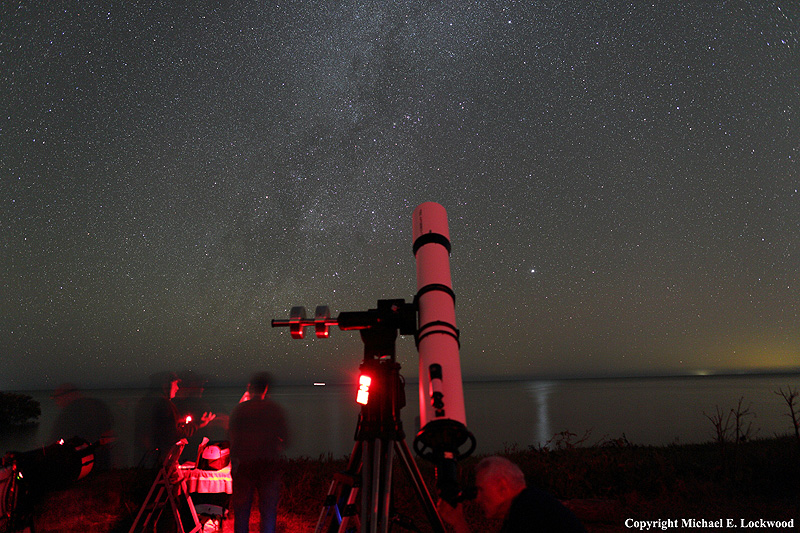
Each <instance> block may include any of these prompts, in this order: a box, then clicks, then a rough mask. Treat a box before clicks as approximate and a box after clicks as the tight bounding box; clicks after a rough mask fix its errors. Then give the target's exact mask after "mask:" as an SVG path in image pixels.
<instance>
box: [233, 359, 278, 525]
mask: <svg viewBox="0 0 800 533" xmlns="http://www.w3.org/2000/svg"><path fill="white" fill-rule="evenodd" d="M270 382H271V376H270V374H269V373H267V372H259V373H256V374H254V375H253V376H252V378H251V379H250V383H249V384H248V386H247V392H248V394H247V395H246V397H248V398H249V399H247V400H244V401H242V402H241V403H239V404H238V405H237V406H236V407H235V408H234V409H233V412H231V416H230V422H229V426H228V436H229V439H230V445H231V476H232V478H233V495H232V497H231V508H232V510H233V530H234V533H247V531H248V527H249V522H250V510H251V507H252V505H253V499H254V496H255V494H256V493H257V494H258V506H259V511H260V513H261V529H260V531H261V533H274V531H275V527H276V523H277V518H278V515H277V512H278V498H279V496H280V481H281V473H282V471H283V467H284V462H285V458H284V455H283V452H284V450H285V449H286V448H287V447H288V445H289V429H288V425H287V423H286V416H285V414H284V411H283V408H281V406H280V405H278V404H277V403H275V402H274V401H272V400H271V399H269V398H268V397H267V391H268V389H269V386H270Z"/></svg>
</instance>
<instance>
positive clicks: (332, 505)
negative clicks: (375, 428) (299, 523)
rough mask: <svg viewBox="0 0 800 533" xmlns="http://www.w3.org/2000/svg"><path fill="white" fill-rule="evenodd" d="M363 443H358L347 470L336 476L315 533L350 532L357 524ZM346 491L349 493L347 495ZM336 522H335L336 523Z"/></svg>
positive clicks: (354, 447)
mask: <svg viewBox="0 0 800 533" xmlns="http://www.w3.org/2000/svg"><path fill="white" fill-rule="evenodd" d="M361 446H362V444H361V442H360V441H356V443H355V445H354V446H353V451H352V452H351V454H350V459H349V460H348V462H347V469H346V470H345V472H343V473H341V474H337V475H334V478H333V480H332V481H331V484H330V487H329V489H328V494H327V495H326V496H325V502H324V504H323V507H322V510H321V511H320V514H319V519H318V520H317V526H316V528H315V529H314V532H315V533H330V532H332V531H342V532H344V531H348V528H349V527H352V526H351V522H354V521H355V522H356V527H358V521H357V518H358V516H357V514H356V513H355V501H356V497H357V496H358V486H357V485H358V475H359V470H360V468H361V454H362V451H361ZM345 491H347V492H346V493H345ZM334 521H335V522H334ZM334 524H335V525H334Z"/></svg>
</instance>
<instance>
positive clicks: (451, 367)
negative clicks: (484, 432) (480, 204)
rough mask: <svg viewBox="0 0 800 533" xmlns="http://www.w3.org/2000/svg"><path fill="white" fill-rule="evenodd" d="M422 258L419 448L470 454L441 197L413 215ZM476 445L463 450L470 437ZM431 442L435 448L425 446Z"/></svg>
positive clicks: (417, 248)
mask: <svg viewBox="0 0 800 533" xmlns="http://www.w3.org/2000/svg"><path fill="white" fill-rule="evenodd" d="M412 224H413V227H412V236H413V241H414V256H415V258H416V262H417V295H416V302H417V307H418V322H419V326H418V328H417V348H418V350H419V379H420V387H419V391H420V398H419V406H420V409H419V410H420V423H421V426H422V427H421V429H420V432H419V434H418V435H417V437H416V439H415V441H414V447H415V449H416V451H417V453H418V454H420V455H422V456H423V457H426V458H428V459H431V457H430V455H432V454H436V455H440V456H441V455H443V454H444V455H451V456H455V457H458V456H459V455H469V453H471V452H472V450H474V448H475V441H474V437H473V436H472V435H471V434H470V432H469V431H468V430H467V421H466V412H465V409H464V390H463V384H462V380H461V361H460V357H459V352H458V349H459V332H458V329H457V328H456V314H455V293H454V292H453V286H452V280H451V278H450V233H449V231H448V227H447V212H446V211H445V209H444V207H442V206H441V205H439V204H437V203H435V202H425V203H423V204H421V205H419V206H418V207H417V208H416V209H415V210H414V214H413V217H412ZM469 439H471V440H472V448H471V449H470V450H469V451H468V452H467V453H465V454H459V452H458V448H459V447H460V446H462V445H463V444H464V443H465V442H467V440H469ZM427 448H430V452H428V453H427V454H426V453H424V450H425V449H427Z"/></svg>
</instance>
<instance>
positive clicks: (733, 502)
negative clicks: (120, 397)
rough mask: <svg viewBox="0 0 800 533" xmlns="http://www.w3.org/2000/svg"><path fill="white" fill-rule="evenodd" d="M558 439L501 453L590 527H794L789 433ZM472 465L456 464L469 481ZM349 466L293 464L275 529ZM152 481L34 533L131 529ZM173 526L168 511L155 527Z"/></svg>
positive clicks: (401, 496)
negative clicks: (705, 438)
mask: <svg viewBox="0 0 800 533" xmlns="http://www.w3.org/2000/svg"><path fill="white" fill-rule="evenodd" d="M562 437H563V438H562V439H560V440H558V441H556V442H554V443H552V444H551V447H550V448H549V449H529V450H522V449H511V450H507V451H506V452H505V453H503V455H506V456H508V457H509V458H510V459H512V460H513V461H515V462H517V463H518V464H519V465H520V466H521V467H522V469H523V471H524V472H525V474H526V476H527V479H528V481H529V483H533V484H536V485H539V486H541V487H544V488H546V489H547V490H549V491H550V492H552V493H553V494H555V495H556V496H557V497H559V498H560V499H562V500H564V501H566V502H567V504H568V505H569V506H571V507H572V508H573V509H574V510H575V512H576V514H577V515H578V516H579V517H580V518H581V519H582V520H583V521H584V523H585V525H586V527H587V530H589V531H631V530H633V529H631V528H630V527H626V521H628V525H629V526H630V524H631V522H630V521H629V520H628V519H632V520H658V519H662V520H666V519H677V520H678V521H679V522H680V521H681V520H682V519H698V520H703V519H704V520H707V521H713V520H719V519H728V518H731V519H734V520H735V521H736V523H737V524H739V523H740V520H741V519H745V520H762V519H763V520H782V521H785V520H790V519H794V520H795V522H794V523H795V526H796V525H797V524H799V523H800V520H798V518H799V517H800V441H798V440H797V439H796V438H795V437H780V438H773V439H764V440H753V441H745V442H738V443H733V442H722V443H719V442H717V443H711V444H702V445H673V446H666V447H649V446H636V445H632V444H630V443H629V442H627V441H626V440H625V439H620V440H614V441H608V442H604V443H601V444H598V445H595V446H589V447H582V446H577V445H575V444H574V441H575V439H574V435H570V434H565V435H562ZM478 459H479V458H478V457H476V458H469V459H467V460H464V461H463V462H462V465H461V467H462V477H463V478H464V480H465V481H466V482H470V481H471V476H472V470H473V467H474V465H475V462H476V461H477V460H478ZM345 463H346V461H345V459H344V458H342V459H333V458H320V459H316V460H312V459H297V460H292V461H291V462H290V464H289V468H288V470H287V472H286V474H285V476H284V478H283V482H284V483H283V492H282V499H281V503H280V509H279V515H280V516H279V519H278V528H279V531H284V532H304V531H313V529H314V525H315V523H316V520H317V517H318V514H319V511H320V508H321V502H322V500H323V497H324V496H325V494H326V492H327V489H328V486H329V483H330V480H331V479H332V476H333V474H334V473H336V472H338V471H341V470H343V469H344V467H345ZM419 466H420V468H421V470H422V472H423V476H424V477H425V479H426V481H427V482H428V483H429V484H431V488H433V487H432V483H433V481H432V480H433V471H432V468H431V467H430V465H429V464H427V463H425V462H424V461H419ZM397 470H398V472H397V473H396V477H395V480H396V482H395V488H394V500H395V506H396V508H397V512H398V514H399V515H400V516H403V517H406V518H407V519H408V520H411V521H413V522H414V523H415V524H416V525H417V526H418V527H419V528H420V530H422V531H429V530H430V528H429V526H428V524H427V521H426V520H425V519H424V516H423V515H422V513H421V512H420V510H419V509H420V507H419V505H418V504H417V501H416V497H415V495H414V492H413V490H412V489H411V488H410V485H409V484H408V483H407V480H406V478H405V474H404V472H403V471H401V470H400V468H399V467H398V469H397ZM151 482H152V478H150V477H148V476H147V474H146V473H144V472H143V471H140V470H136V469H128V470H113V471H110V472H104V473H95V474H91V475H90V476H88V477H87V478H85V479H82V480H80V481H78V482H75V483H74V484H73V485H72V486H71V487H70V488H69V489H67V490H62V491H58V492H50V493H48V494H47V495H46V496H45V498H44V499H43V501H41V502H40V503H39V504H37V506H36V518H35V527H36V531H37V532H39V533H47V532H87V533H92V532H94V533H99V532H117V531H120V532H123V531H128V528H129V527H130V525H131V523H132V522H133V519H134V517H135V515H136V513H137V511H138V509H139V506H140V505H141V503H142V501H143V499H144V496H145V495H146V492H147V490H148V489H149V487H150V484H151ZM473 507H474V506H473V505H469V507H468V509H467V512H468V514H469V515H470V517H471V518H472V519H473V523H474V524H475V526H476V527H475V531H495V530H497V528H498V524H492V523H487V522H481V521H480V514H479V513H478V512H477V510H476V509H474V508H473ZM257 518H258V513H257V511H256V510H254V513H253V516H252V520H253V523H251V531H256V530H257V529H256V524H257V522H256V520H257ZM170 522H171V518H170V517H169V516H168V515H166V514H165V515H164V517H163V518H162V519H161V523H160V525H161V524H162V523H163V525H165V526H168V525H169V523H170ZM232 527H233V520H232V519H228V520H226V521H225V522H224V531H226V532H228V531H232ZM159 529H161V528H159ZM677 529H678V530H680V529H682V528H680V527H679V528H677ZM164 530H165V531H169V530H170V528H168V527H167V528H165V529H164ZM394 530H395V531H404V529H402V528H399V527H396V528H395V529H394ZM673 530H675V529H673ZM703 530H704V531H709V530H713V529H712V528H707V527H706V528H703ZM771 531H776V529H771Z"/></svg>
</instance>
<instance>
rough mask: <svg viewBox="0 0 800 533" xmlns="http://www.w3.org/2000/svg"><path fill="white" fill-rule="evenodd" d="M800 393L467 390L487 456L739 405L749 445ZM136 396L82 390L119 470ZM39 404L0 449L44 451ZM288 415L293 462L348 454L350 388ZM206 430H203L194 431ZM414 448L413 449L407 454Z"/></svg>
mask: <svg viewBox="0 0 800 533" xmlns="http://www.w3.org/2000/svg"><path fill="white" fill-rule="evenodd" d="M787 386H791V387H793V388H798V387H799V386H800V375H788V376H736V377H683V378H652V379H616V380H614V379H608V380H605V379H603V380H600V379H598V380H564V381H559V380H550V381H504V382H481V383H466V384H465V386H464V401H465V407H466V413H467V425H468V427H469V429H470V430H471V431H472V432H473V433H474V434H475V437H476V439H477V442H478V446H477V450H476V453H478V454H488V453H493V452H497V451H502V450H504V449H506V448H511V447H517V448H519V449H527V448H528V447H529V446H533V447H539V446H545V445H547V443H548V442H550V441H552V440H553V437H554V435H556V434H559V433H562V432H570V433H572V434H574V435H575V437H573V438H574V439H575V440H579V439H581V438H582V437H584V436H586V435H588V438H586V440H585V442H584V444H585V445H592V444H597V443H599V442H603V441H607V440H612V439H619V438H621V437H623V436H624V437H625V438H626V439H627V440H628V441H630V442H631V443H633V444H641V445H666V444H671V443H696V442H709V441H711V440H712V438H713V433H712V429H713V428H712V425H711V422H709V420H708V418H707V417H706V416H705V414H706V413H708V414H712V413H714V412H715V410H716V407H717V406H719V407H721V408H722V409H724V410H725V411H728V410H729V409H730V408H732V407H735V406H736V403H737V402H738V400H739V398H740V397H743V398H744V404H743V405H744V406H745V407H749V409H750V412H751V413H753V414H754V415H755V416H754V417H751V419H750V422H752V424H753V430H754V432H755V436H756V437H772V436H774V435H784V434H787V433H789V432H790V429H791V428H790V424H791V422H790V420H789V418H788V416H786V411H787V408H786V406H785V404H784V403H783V400H782V399H781V398H780V397H778V396H777V395H776V394H775V391H777V390H778V389H779V388H781V387H783V388H786V387H787ZM242 391H243V389H242V388H235V387H232V388H220V389H209V390H207V391H206V394H205V398H206V399H207V400H208V401H209V402H210V403H211V405H212V407H213V409H214V410H215V411H217V412H218V413H222V414H225V413H229V412H230V410H231V409H232V408H233V407H234V406H235V405H236V403H237V402H238V401H239V398H240V397H241V394H242ZM143 393H144V391H143V390H99V391H89V392H88V393H87V394H89V395H94V396H96V397H99V398H101V399H103V400H105V401H106V402H107V403H108V404H109V406H110V407H111V408H112V410H113V412H114V415H115V421H116V426H117V434H118V435H119V441H118V444H117V446H116V451H115V464H117V466H129V465H135V464H136V463H137V461H138V459H139V458H135V457H133V450H132V446H130V445H129V443H130V442H132V438H133V435H132V431H133V430H132V426H133V414H134V410H135V406H136V402H137V401H138V400H139V398H140V397H141V395H142V394H143ZM28 394H30V395H32V396H33V397H34V398H35V399H37V400H39V401H40V403H41V407H42V416H41V418H40V424H39V428H38V430H35V431H29V432H27V433H19V434H2V435H0V451H9V450H18V451H27V450H30V449H33V448H36V447H39V446H44V445H47V444H49V442H48V440H47V439H48V438H49V432H50V427H51V426H52V424H53V421H54V419H55V416H56V414H57V408H56V406H55V404H54V402H53V401H52V400H51V399H50V397H49V391H40V392H30V393H28ZM406 396H407V405H406V407H405V408H404V409H403V411H402V418H403V427H404V429H405V432H406V440H407V442H408V444H409V446H412V443H413V439H414V435H415V434H416V432H417V430H418V426H419V405H418V391H417V384H416V383H411V382H409V383H407V384H406ZM272 397H273V399H274V400H276V401H277V402H279V403H280V404H281V405H282V406H283V407H284V408H285V410H286V412H287V417H288V419H289V424H290V429H291V432H292V447H291V448H290V449H289V450H288V453H289V455H290V456H292V457H300V456H307V457H312V458H316V457H319V456H320V455H328V454H331V455H332V456H334V457H344V456H347V455H348V454H349V453H350V451H351V450H352V447H353V437H354V435H355V430H356V425H357V421H358V413H359V408H358V405H357V404H356V403H355V386H353V387H350V386H336V385H333V386H332V385H328V386H326V387H313V386H311V385H309V386H302V387H284V388H276V389H275V390H274V393H273V394H272ZM201 431H203V430H201ZM412 447H413V446H412Z"/></svg>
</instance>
